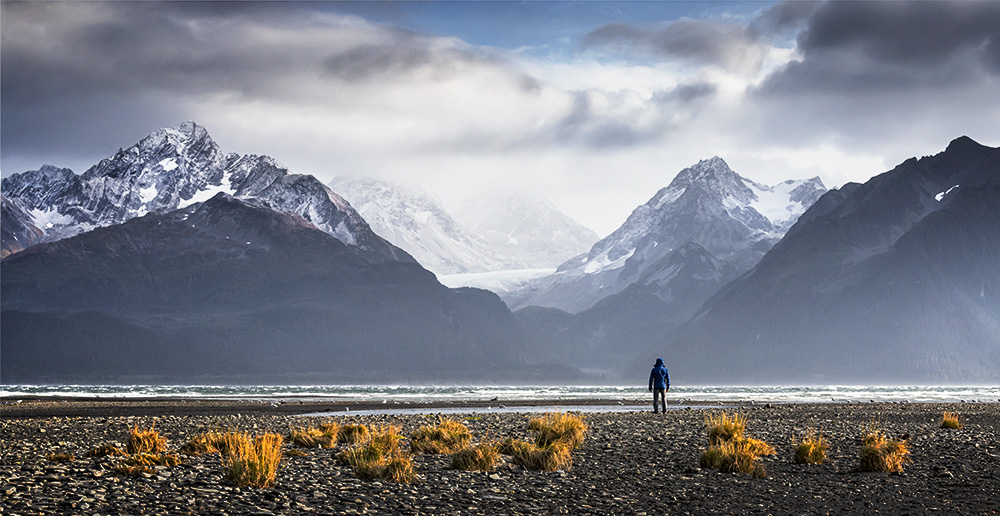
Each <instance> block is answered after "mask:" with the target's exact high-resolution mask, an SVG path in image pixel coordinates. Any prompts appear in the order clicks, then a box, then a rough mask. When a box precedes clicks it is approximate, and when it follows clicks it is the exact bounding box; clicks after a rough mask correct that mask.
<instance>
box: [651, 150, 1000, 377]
mask: <svg viewBox="0 0 1000 516" xmlns="http://www.w3.org/2000/svg"><path fill="white" fill-rule="evenodd" d="M656 352H662V353H667V354H669V355H670V356H671V357H672V358H673V363H674V366H673V367H672V368H671V371H675V370H677V371H686V373H685V374H690V375H692V377H696V378H698V380H699V381H703V382H715V381H727V382H735V383H746V382H751V383H753V382H761V383H774V382H842V381H845V382H846V381H861V382H880V381H881V382H926V381H932V382H988V383H996V382H997V381H1000V150H998V149H994V148H989V147H984V146H982V145H979V144H978V143H976V142H974V141H972V140H971V139H969V138H967V137H962V138H959V139H957V140H955V141H953V142H952V143H951V144H950V145H949V146H948V148H947V150H945V151H944V152H942V153H940V154H938V155H935V156H931V157H925V158H922V159H919V160H918V159H910V160H908V161H906V162H904V163H902V164H900V165H899V166H897V167H896V168H894V169H893V170H890V171H888V172H886V173H884V174H881V175H879V176H876V177H874V178H872V179H871V180H869V181H868V182H867V183H865V184H863V185H861V184H847V185H845V186H844V187H843V188H841V189H839V190H834V191H831V192H829V193H827V194H826V195H824V196H823V197H822V198H821V199H820V200H819V201H818V202H816V203H815V204H814V205H813V206H812V207H811V208H810V209H809V210H808V211H807V212H806V213H805V214H804V215H802V217H801V218H800V219H799V221H798V223H797V224H796V225H795V226H793V227H792V228H791V229H790V230H789V231H788V233H787V234H786V235H785V238H784V239H783V240H782V241H781V242H779V243H778V244H777V245H775V246H774V248H773V249H772V250H771V251H770V252H768V254H767V255H766V256H764V258H763V259H762V260H761V261H760V263H759V264H758V265H757V266H756V267H755V268H754V269H753V271H752V272H750V273H749V274H746V275H744V276H743V277H741V278H740V279H738V280H736V281H734V282H733V283H731V284H730V285H728V286H727V287H726V288H724V289H723V290H722V291H721V292H720V293H719V294H717V295H716V296H715V297H714V298H713V299H711V300H710V301H709V302H708V303H706V305H705V307H704V309H703V310H701V311H700V312H699V313H698V314H697V315H696V316H695V317H694V318H693V319H692V320H691V321H690V322H689V323H688V324H686V325H685V327H683V328H682V329H681V331H680V332H679V333H678V334H677V335H674V336H670V337H668V338H665V339H661V340H660V343H659V344H658V345H657V346H656V347H655V348H654V349H651V350H650V353H656ZM650 356H652V355H650Z"/></svg>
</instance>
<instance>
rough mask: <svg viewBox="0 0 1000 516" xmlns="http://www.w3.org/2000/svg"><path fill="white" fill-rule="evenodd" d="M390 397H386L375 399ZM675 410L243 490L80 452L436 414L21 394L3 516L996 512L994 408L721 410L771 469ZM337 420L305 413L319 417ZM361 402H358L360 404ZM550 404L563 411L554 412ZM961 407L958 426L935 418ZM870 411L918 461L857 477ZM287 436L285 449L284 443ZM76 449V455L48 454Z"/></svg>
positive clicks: (299, 460) (314, 463) (595, 418)
mask: <svg viewBox="0 0 1000 516" xmlns="http://www.w3.org/2000/svg"><path fill="white" fill-rule="evenodd" d="M379 408H384V407H379ZM675 408H677V409H676V410H671V411H669V412H667V413H666V414H653V413H651V412H631V413H618V412H599V413H586V414H583V415H582V417H583V418H584V420H585V421H586V423H587V424H588V426H589V431H588V434H587V439H586V442H585V444H584V445H583V447H581V448H580V449H578V450H576V451H574V452H573V465H572V467H571V468H569V469H567V470H565V471H557V472H551V473H549V472H538V471H526V470H524V469H522V468H521V467H519V466H516V465H514V464H513V463H512V462H511V461H509V460H508V461H507V463H506V464H503V465H501V466H500V467H499V468H498V469H497V470H496V471H494V472H489V473H481V472H464V471H458V470H455V469H451V467H450V458H449V457H448V456H435V455H419V456H416V457H415V464H416V469H417V473H418V475H419V479H418V481H417V482H416V483H413V484H393V483H388V482H383V481H372V480H359V479H357V478H355V476H354V474H353V472H352V471H351V469H350V468H349V467H347V466H342V465H340V464H338V463H337V461H336V460H335V458H334V456H335V455H336V453H337V452H338V451H340V450H341V449H343V448H344V445H340V446H338V447H337V448H335V449H309V450H306V454H307V455H306V456H303V457H284V458H283V460H282V467H281V470H280V472H279V474H278V478H277V482H276V486H275V487H273V488H268V489H252V488H239V487H235V486H232V485H229V484H227V483H226V482H225V481H224V480H223V478H222V469H221V465H220V464H221V463H220V458H219V456H218V455H202V456H195V457H189V456H182V459H183V463H182V464H180V465H178V466H173V467H160V468H158V469H157V474H155V475H146V476H144V477H142V478H131V477H123V476H119V475H117V474H116V473H114V472H113V471H111V470H110V469H109V467H110V461H109V459H107V458H84V457H83V455H84V453H86V452H87V450H89V449H91V448H94V447H97V446H100V445H104V444H117V445H118V446H122V445H124V443H125V440H126V439H127V435H128V429H129V428H131V427H133V426H139V427H148V426H152V425H154V424H155V428H156V429H157V430H158V431H159V432H160V433H161V434H162V435H163V436H165V437H166V438H167V440H168V443H169V446H170V447H171V449H177V448H180V447H181V446H182V445H183V444H184V443H185V442H187V440H188V439H190V438H191V437H193V436H195V435H197V434H200V433H202V432H205V431H207V430H228V429H237V430H245V431H249V432H251V433H254V434H259V433H263V432H265V431H273V432H278V433H281V434H283V435H285V434H287V432H288V430H289V429H290V428H292V427H301V426H307V425H309V424H317V425H318V424H319V423H321V422H326V421H337V422H341V423H366V424H393V425H398V426H400V427H401V429H402V433H403V434H404V435H408V434H409V433H410V432H411V431H413V430H415V429H417V428H418V427H419V426H422V425H428V424H434V423H435V422H436V421H437V416H434V415H414V414H405V415H396V414H389V415H369V416H357V415H350V411H346V412H345V411H343V410H342V409H343V406H331V405H329V404H321V403H320V404H318V403H306V402H303V403H298V402H296V403H286V404H283V405H279V406H271V405H270V404H264V403H248V402H234V401H185V402H180V401H130V402H111V401H74V402H50V401H26V402H23V403H17V404H10V403H8V404H4V405H3V406H0V416H2V421H0V440H2V443H3V445H2V446H3V448H2V459H0V494H2V499H3V503H2V504H0V512H2V514H18V515H20V514H25V515H26V514H105V515H106V514H137V515H138V514H258V515H267V514H409V515H416V514H463V515H464V514H648V515H653V514H876V513H878V514H929V513H938V512H940V513H959V514H997V513H998V512H1000V403H960V404H930V403H860V404H859V403H850V404H848V403H828V404H774V405H764V404H757V405H753V406H730V407H727V408H726V409H727V410H729V411H737V412H739V413H742V414H746V415H747V416H748V417H749V421H748V424H747V434H748V435H749V436H751V437H755V438H758V439H762V440H764V441H766V442H768V443H770V444H772V445H773V446H774V447H775V448H776V450H777V452H778V454H777V455H775V456H769V457H765V458H764V459H763V463H764V465H765V467H766V469H767V477H766V478H752V477H751V476H749V475H743V474H729V473H719V472H717V471H714V470H706V469H701V468H699V456H700V454H701V451H702V450H703V449H704V448H705V447H706V446H707V437H706V433H705V428H704V422H703V419H704V416H705V413H706V411H705V409H696V408H680V407H675ZM325 410H329V411H330V412H329V414H330V415H329V416H317V417H301V416H298V415H297V414H301V413H311V412H323V411H325ZM352 410H357V408H354V409H352ZM553 410H556V409H555V407H553ZM943 412H955V413H958V414H959V415H960V416H961V418H962V419H963V421H964V423H965V427H964V428H962V429H959V430H949V429H942V428H939V426H940V421H941V415H942V413H943ZM536 416H537V414H525V413H503V414H493V413H484V412H477V409H476V407H468V413H466V414H455V415H449V417H451V418H453V419H456V420H460V421H462V422H463V423H465V424H466V425H467V426H468V427H469V429H470V430H471V431H472V433H473V435H474V436H475V439H476V440H477V441H478V440H479V439H480V438H491V439H502V438H504V437H507V436H513V437H517V438H528V437H529V433H528V430H527V424H528V419H529V418H530V417H536ZM873 421H877V422H878V423H879V424H880V425H881V426H882V427H883V428H885V429H886V430H887V432H888V434H889V435H890V436H893V437H901V436H903V435H904V434H909V436H910V438H909V442H910V444H909V447H910V450H911V452H912V455H911V459H912V462H911V463H909V464H907V465H906V467H905V471H904V472H903V473H902V474H899V475H890V474H884V473H864V472H861V471H859V467H858V463H859V461H858V447H859V445H860V442H861V439H862V436H863V434H864V431H865V429H866V428H867V427H868V426H869V425H871V424H872V422H873ZM810 427H815V428H818V429H820V430H821V431H822V433H823V435H824V436H825V437H827V438H828V441H829V446H830V448H829V451H828V462H827V463H825V464H821V465H800V464H793V463H792V455H793V437H798V436H801V435H802V434H804V433H805V432H806V430H807V429H808V428H810ZM285 446H286V447H287V446H289V445H288V444H287V443H286V445H285ZM53 453H68V454H72V455H75V456H76V457H77V459H76V460H74V461H70V462H54V461H50V460H48V459H47V457H48V456H49V455H50V454H53Z"/></svg>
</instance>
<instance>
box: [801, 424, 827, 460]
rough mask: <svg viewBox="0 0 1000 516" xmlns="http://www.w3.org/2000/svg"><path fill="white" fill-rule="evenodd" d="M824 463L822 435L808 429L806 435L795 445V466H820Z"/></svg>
mask: <svg viewBox="0 0 1000 516" xmlns="http://www.w3.org/2000/svg"><path fill="white" fill-rule="evenodd" d="M825 461H826V439H824V438H823V434H822V433H820V432H818V431H816V429H815V428H810V429H809V430H808V431H806V435H804V436H803V437H802V439H801V440H799V442H797V443H796V444H795V459H794V462H795V463H796V464H822V463H823V462H825Z"/></svg>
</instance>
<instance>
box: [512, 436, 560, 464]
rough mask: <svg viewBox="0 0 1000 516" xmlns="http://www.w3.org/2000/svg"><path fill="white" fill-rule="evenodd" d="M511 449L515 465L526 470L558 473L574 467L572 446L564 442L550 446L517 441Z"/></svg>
mask: <svg viewBox="0 0 1000 516" xmlns="http://www.w3.org/2000/svg"><path fill="white" fill-rule="evenodd" d="M511 448H512V450H513V453H512V456H513V458H514V463H515V464H517V465H519V466H522V467H524V468H525V469H530V470H542V471H558V470H560V469H562V470H567V469H569V468H570V467H571V466H572V465H573V455H572V454H571V453H570V451H571V450H570V445H569V444H568V443H566V442H564V441H558V442H555V443H553V444H550V445H548V446H538V445H537V444H535V443H528V442H524V441H515V442H514V443H512V446H511Z"/></svg>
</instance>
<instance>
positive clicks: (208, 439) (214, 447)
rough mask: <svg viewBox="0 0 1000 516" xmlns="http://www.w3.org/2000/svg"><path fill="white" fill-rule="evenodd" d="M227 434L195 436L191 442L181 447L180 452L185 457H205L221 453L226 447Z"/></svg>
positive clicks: (213, 433)
mask: <svg viewBox="0 0 1000 516" xmlns="http://www.w3.org/2000/svg"><path fill="white" fill-rule="evenodd" d="M224 435H225V434H222V433H220V432H206V433H204V434H199V435H196V436H194V437H193V438H192V439H191V440H190V441H188V442H186V443H185V444H184V446H181V449H180V450H179V451H180V452H181V453H183V454H184V455H204V454H206V453H219V452H221V451H223V448H224V447H225V438H224Z"/></svg>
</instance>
